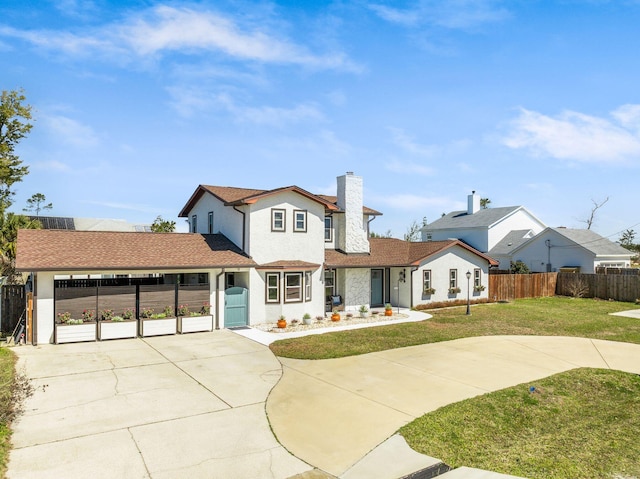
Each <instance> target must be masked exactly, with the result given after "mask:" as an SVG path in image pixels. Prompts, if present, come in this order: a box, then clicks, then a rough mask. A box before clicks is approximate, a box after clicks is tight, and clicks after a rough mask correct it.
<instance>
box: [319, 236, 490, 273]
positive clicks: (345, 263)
mask: <svg viewBox="0 0 640 479" xmlns="http://www.w3.org/2000/svg"><path fill="white" fill-rule="evenodd" d="M369 245H370V247H371V249H370V253H369V254H366V253H364V254H363V253H358V254H346V253H343V252H341V251H335V250H326V252H325V266H327V267H329V268H336V267H337V268H341V267H342V268H344V267H352V268H373V267H392V266H417V265H418V264H419V263H420V262H421V261H422V260H424V259H426V258H428V257H429V256H431V255H433V254H436V253H438V252H440V251H443V250H445V249H448V248H451V247H453V246H460V247H462V248H464V249H466V250H468V251H471V252H472V253H474V254H476V255H478V256H480V257H482V258H484V259H486V260H487V261H488V262H489V264H492V265H497V264H498V263H497V262H496V261H495V260H494V259H493V258H490V257H489V256H487V255H485V254H483V253H481V252H479V251H477V250H475V249H474V248H472V247H471V246H469V245H467V244H465V243H463V242H462V241H458V240H447V241H419V242H409V241H403V240H399V239H396V238H369Z"/></svg>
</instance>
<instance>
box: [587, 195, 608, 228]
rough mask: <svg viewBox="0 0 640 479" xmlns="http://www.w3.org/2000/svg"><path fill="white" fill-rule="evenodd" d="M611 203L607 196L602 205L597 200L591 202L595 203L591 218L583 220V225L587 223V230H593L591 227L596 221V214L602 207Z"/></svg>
mask: <svg viewBox="0 0 640 479" xmlns="http://www.w3.org/2000/svg"><path fill="white" fill-rule="evenodd" d="M607 201H609V197H608V196H607V197H606V198H605V199H604V200H603V201H601V202H600V203H598V202H597V201H596V200H594V199H591V202H592V203H593V208H591V214H590V215H589V218H587V219H586V220H582V222H583V223H587V229H588V230H590V229H591V225H593V222H594V221H595V219H596V212H597V211H598V210H599V209H600V208H602V206H603V205H604V204H605V203H606V202H607Z"/></svg>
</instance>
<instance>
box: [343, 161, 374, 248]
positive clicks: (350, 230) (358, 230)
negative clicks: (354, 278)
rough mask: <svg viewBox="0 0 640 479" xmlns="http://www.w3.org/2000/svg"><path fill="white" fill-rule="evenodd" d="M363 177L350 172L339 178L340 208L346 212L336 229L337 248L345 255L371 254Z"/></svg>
mask: <svg viewBox="0 0 640 479" xmlns="http://www.w3.org/2000/svg"><path fill="white" fill-rule="evenodd" d="M362 197H363V188H362V177H360V176H356V175H354V174H353V172H351V171H348V172H347V174H346V175H343V176H338V202H337V203H338V207H340V209H342V210H343V211H344V215H340V216H342V217H343V218H339V223H340V224H339V225H338V227H337V228H336V234H337V236H336V247H337V248H338V249H340V250H342V251H344V252H345V253H369V251H370V250H369V239H368V238H367V230H366V229H365V225H364V214H363V212H362V208H363V206H364V202H363V199H362Z"/></svg>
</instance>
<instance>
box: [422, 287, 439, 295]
mask: <svg viewBox="0 0 640 479" xmlns="http://www.w3.org/2000/svg"><path fill="white" fill-rule="evenodd" d="M435 292H436V290H435V288H425V289H424V291H423V293H424V294H425V295H427V296H431V295H432V294H434V293H435Z"/></svg>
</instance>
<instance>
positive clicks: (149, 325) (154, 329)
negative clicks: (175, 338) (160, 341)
mask: <svg viewBox="0 0 640 479" xmlns="http://www.w3.org/2000/svg"><path fill="white" fill-rule="evenodd" d="M177 322H178V318H163V319H141V320H140V324H141V325H140V336H161V335H164V334H176V331H177V328H176V326H177V324H176V323H177Z"/></svg>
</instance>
